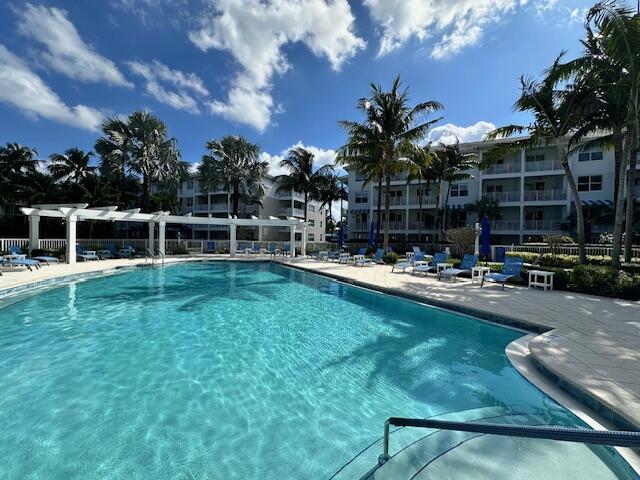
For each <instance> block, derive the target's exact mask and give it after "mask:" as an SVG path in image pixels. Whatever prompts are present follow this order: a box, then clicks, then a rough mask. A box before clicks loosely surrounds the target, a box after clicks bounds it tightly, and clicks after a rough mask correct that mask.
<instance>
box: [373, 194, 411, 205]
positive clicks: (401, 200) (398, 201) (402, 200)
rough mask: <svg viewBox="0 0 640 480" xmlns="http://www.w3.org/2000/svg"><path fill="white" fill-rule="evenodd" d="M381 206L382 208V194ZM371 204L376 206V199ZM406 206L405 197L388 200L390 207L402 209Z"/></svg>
mask: <svg viewBox="0 0 640 480" xmlns="http://www.w3.org/2000/svg"><path fill="white" fill-rule="evenodd" d="M381 201H382V206H383V207H384V194H383V195H382V199H381ZM373 204H374V205H375V206H376V207H377V206H378V198H377V197H376V199H375V200H374V201H373ZM406 204H407V199H406V198H405V197H391V198H389V205H391V206H392V207H404V206H405V205H406Z"/></svg>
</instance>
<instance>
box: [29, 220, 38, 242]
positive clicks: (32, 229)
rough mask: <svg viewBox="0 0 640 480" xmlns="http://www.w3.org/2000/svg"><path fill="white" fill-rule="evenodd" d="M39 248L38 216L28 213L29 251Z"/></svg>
mask: <svg viewBox="0 0 640 480" xmlns="http://www.w3.org/2000/svg"><path fill="white" fill-rule="evenodd" d="M36 248H40V216H39V215H29V251H31V250H34V249H36Z"/></svg>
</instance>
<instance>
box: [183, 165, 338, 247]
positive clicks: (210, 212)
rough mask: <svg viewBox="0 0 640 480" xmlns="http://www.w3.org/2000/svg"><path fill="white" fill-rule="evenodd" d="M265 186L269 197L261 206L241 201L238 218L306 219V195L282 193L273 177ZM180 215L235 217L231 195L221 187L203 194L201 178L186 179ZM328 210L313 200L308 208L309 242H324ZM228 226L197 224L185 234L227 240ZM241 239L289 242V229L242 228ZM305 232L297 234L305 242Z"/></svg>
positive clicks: (240, 231)
mask: <svg viewBox="0 0 640 480" xmlns="http://www.w3.org/2000/svg"><path fill="white" fill-rule="evenodd" d="M262 184H263V186H264V189H265V196H264V198H263V199H262V201H261V204H245V203H244V202H242V200H241V201H240V203H239V205H238V216H239V217H242V218H250V217H251V216H252V215H253V216H255V217H258V218H269V217H278V218H290V217H294V218H299V219H304V216H305V215H304V194H302V193H300V192H295V191H278V182H277V180H275V179H274V178H273V177H271V176H267V177H264V178H263V179H262ZM178 199H179V201H180V213H181V214H188V213H191V214H192V215H193V216H196V217H218V218H228V216H230V215H231V213H232V211H233V209H232V199H231V193H230V192H229V191H227V190H226V189H224V187H222V186H220V187H218V188H216V189H214V190H211V189H210V190H207V191H203V189H202V187H201V185H200V180H199V178H198V176H197V175H195V174H194V175H192V176H191V177H190V178H188V179H186V180H183V181H182V185H181V187H180V190H179V192H178ZM325 216H326V208H325V207H321V206H320V203H319V202H316V201H309V202H308V206H307V222H308V226H307V242H324V241H325V229H326V225H325V222H326V218H325ZM228 230H229V229H228V227H226V226H224V225H220V226H217V225H212V226H208V225H194V226H193V227H192V228H191V230H190V231H185V232H184V233H183V235H184V237H185V238H191V239H194V240H202V239H212V240H213V239H227V238H228ZM237 235H238V239H239V240H253V241H265V242H266V241H288V240H289V227H238V233H237ZM301 235H302V232H298V233H296V239H297V240H301Z"/></svg>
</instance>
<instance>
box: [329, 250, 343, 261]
mask: <svg viewBox="0 0 640 480" xmlns="http://www.w3.org/2000/svg"><path fill="white" fill-rule="evenodd" d="M341 253H342V252H341V251H340V250H334V251H332V252H329V253H328V254H327V261H328V262H337V261H338V260H340V254H341Z"/></svg>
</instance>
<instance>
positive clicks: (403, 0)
mask: <svg viewBox="0 0 640 480" xmlns="http://www.w3.org/2000/svg"><path fill="white" fill-rule="evenodd" d="M554 1H555V0H538V2H543V3H545V4H546V3H553V2H554ZM364 4H365V5H366V6H367V8H368V9H369V12H370V14H371V17H372V18H373V20H374V22H376V23H377V24H378V26H379V27H380V28H381V30H382V37H381V39H380V48H379V51H378V54H379V55H385V54H387V53H389V52H392V51H393V50H396V49H397V48H400V47H401V46H402V45H404V44H405V43H406V42H407V41H408V40H409V39H411V38H413V37H415V38H417V39H418V40H419V41H421V42H422V41H424V40H426V39H427V38H431V39H432V40H433V42H434V45H433V47H432V50H431V57H432V58H435V59H442V58H449V57H451V56H453V55H455V54H456V53H458V52H459V51H460V50H462V49H463V48H465V47H468V46H471V45H475V44H477V43H478V42H479V41H480V40H481V39H482V36H483V34H484V31H485V29H486V27H487V25H489V24H491V23H496V22H499V21H500V20H501V19H502V18H503V17H504V16H505V15H507V14H510V13H512V12H514V11H515V10H516V8H518V7H519V6H523V5H525V4H527V0H364Z"/></svg>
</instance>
